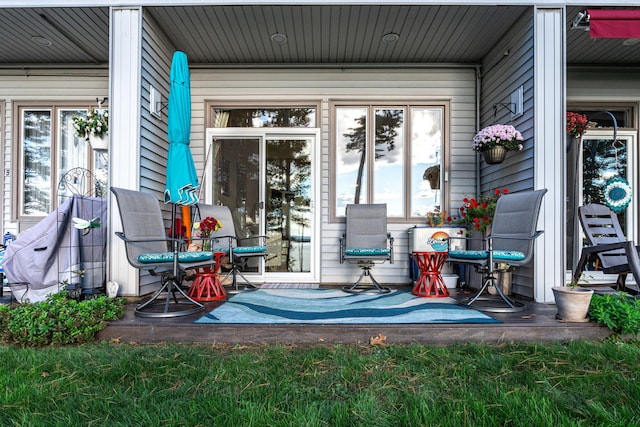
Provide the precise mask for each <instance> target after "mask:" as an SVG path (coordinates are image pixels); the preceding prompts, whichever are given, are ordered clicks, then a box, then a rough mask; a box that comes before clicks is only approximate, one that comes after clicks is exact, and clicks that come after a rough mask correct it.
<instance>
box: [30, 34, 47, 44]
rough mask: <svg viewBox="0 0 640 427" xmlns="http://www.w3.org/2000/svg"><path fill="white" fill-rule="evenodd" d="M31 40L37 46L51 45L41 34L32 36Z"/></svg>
mask: <svg viewBox="0 0 640 427" xmlns="http://www.w3.org/2000/svg"><path fill="white" fill-rule="evenodd" d="M31 41H32V42H34V43H35V44H37V45H38V46H51V41H50V40H49V39H47V38H45V37H42V36H33V37H31Z"/></svg>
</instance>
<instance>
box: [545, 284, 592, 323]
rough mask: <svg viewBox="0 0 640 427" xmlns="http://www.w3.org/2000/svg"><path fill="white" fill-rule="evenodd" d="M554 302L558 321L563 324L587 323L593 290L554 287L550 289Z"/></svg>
mask: <svg viewBox="0 0 640 427" xmlns="http://www.w3.org/2000/svg"><path fill="white" fill-rule="evenodd" d="M551 290H552V291H553V296H554V298H555V300H556V307H557V308H558V314H557V315H556V316H557V318H558V319H559V320H562V321H564V322H588V321H589V318H588V317H587V314H588V312H589V305H590V304H591V297H592V296H593V289H585V288H580V287H573V288H572V287H569V286H555V287H553V288H551Z"/></svg>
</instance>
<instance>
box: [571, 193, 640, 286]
mask: <svg viewBox="0 0 640 427" xmlns="http://www.w3.org/2000/svg"><path fill="white" fill-rule="evenodd" d="M578 217H579V218H580V225H581V226H582V231H584V234H585V236H586V238H587V245H588V246H585V247H584V248H582V253H581V255H580V260H579V261H578V264H577V265H576V269H575V271H574V272H573V280H574V281H575V282H576V283H577V282H578V280H579V279H580V277H581V276H582V273H583V272H584V270H585V266H586V264H587V262H588V261H589V258H590V257H591V256H596V257H597V259H598V260H599V262H600V268H601V269H602V272H603V273H605V274H617V275H618V277H617V280H616V289H618V290H620V291H626V292H628V293H630V294H633V295H637V294H638V289H637V285H640V257H639V256H638V250H639V249H640V247H639V246H636V245H635V244H634V243H633V242H632V241H630V240H627V237H626V236H625V235H624V232H623V231H622V228H621V227H620V222H619V221H618V215H616V214H615V212H613V211H612V210H611V209H609V208H608V207H607V206H604V205H600V204H597V203H592V204H588V205H584V206H580V207H579V208H578ZM628 274H632V275H633V278H634V279H635V282H636V286H634V287H630V285H627V275H628ZM631 286H633V285H631Z"/></svg>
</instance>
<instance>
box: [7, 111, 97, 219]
mask: <svg viewBox="0 0 640 427" xmlns="http://www.w3.org/2000/svg"><path fill="white" fill-rule="evenodd" d="M17 111H18V114H17V117H18V118H19V121H20V123H19V129H20V132H19V136H18V138H19V144H18V145H17V146H18V147H19V149H18V150H17V156H18V159H17V160H18V161H17V162H16V163H15V164H17V165H18V168H19V170H18V175H17V176H18V179H17V180H16V181H17V182H16V184H17V191H16V194H17V198H18V204H17V212H16V214H17V215H16V216H17V217H19V218H25V217H42V216H46V215H47V214H49V212H51V211H52V210H53V209H55V208H57V206H58V205H59V204H60V203H61V202H62V201H63V198H65V197H69V196H70V195H69V194H66V192H65V191H64V188H62V189H58V183H59V181H60V178H61V177H62V176H63V174H64V173H65V172H67V171H69V170H70V169H72V168H75V167H80V168H85V169H87V170H88V171H90V172H91V173H92V174H93V175H94V176H95V177H96V182H95V186H96V188H91V189H90V190H88V192H89V191H90V192H91V194H95V195H98V196H103V194H101V193H103V192H104V189H105V188H106V177H107V157H106V153H105V152H95V153H94V152H92V150H91V149H90V146H89V144H88V143H87V141H85V140H84V139H82V138H79V137H76V136H75V134H74V129H73V125H72V118H73V117H75V116H78V115H83V114H86V113H87V112H88V107H84V106H33V107H32V106H17Z"/></svg>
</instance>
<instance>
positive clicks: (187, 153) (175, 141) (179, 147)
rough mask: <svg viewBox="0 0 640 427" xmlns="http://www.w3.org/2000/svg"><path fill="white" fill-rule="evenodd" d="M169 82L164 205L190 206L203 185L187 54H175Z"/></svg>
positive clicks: (194, 201)
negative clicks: (193, 139)
mask: <svg viewBox="0 0 640 427" xmlns="http://www.w3.org/2000/svg"><path fill="white" fill-rule="evenodd" d="M169 78H170V85H169V110H168V120H169V124H168V136H169V154H168V158H167V177H166V186H165V190H164V201H165V203H175V204H177V205H184V206H188V205H193V204H195V203H197V202H198V194H197V191H198V188H199V187H200V184H199V183H198V175H197V174H196V168H195V165H194V163H193V157H192V156H191V150H190V149H189V134H190V132H191V87H190V79H189V64H188V62H187V55H186V54H185V53H184V52H181V51H176V52H175V53H174V54H173V59H172V61H171V72H170V75H169Z"/></svg>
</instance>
